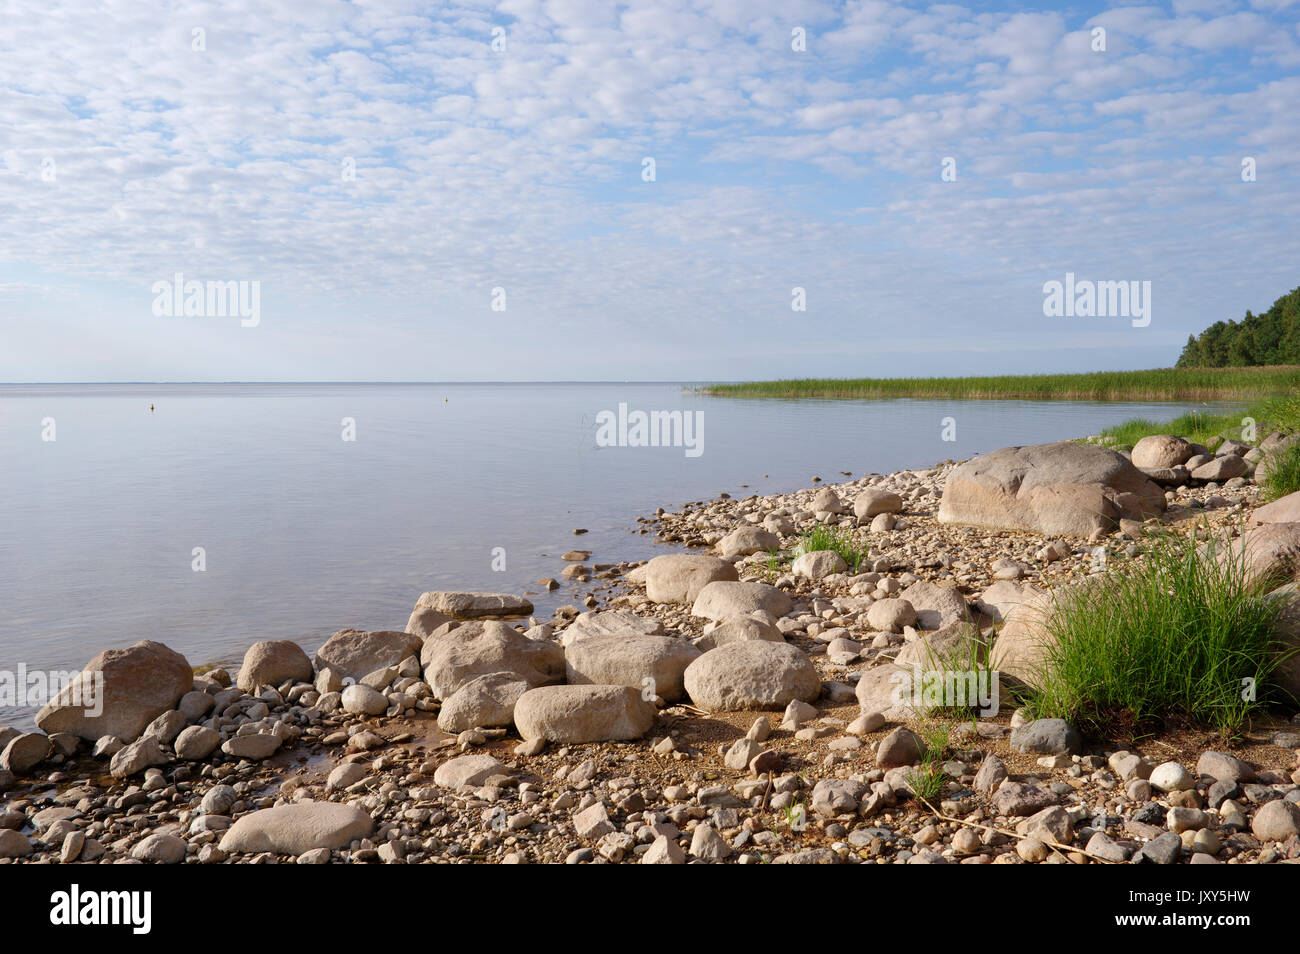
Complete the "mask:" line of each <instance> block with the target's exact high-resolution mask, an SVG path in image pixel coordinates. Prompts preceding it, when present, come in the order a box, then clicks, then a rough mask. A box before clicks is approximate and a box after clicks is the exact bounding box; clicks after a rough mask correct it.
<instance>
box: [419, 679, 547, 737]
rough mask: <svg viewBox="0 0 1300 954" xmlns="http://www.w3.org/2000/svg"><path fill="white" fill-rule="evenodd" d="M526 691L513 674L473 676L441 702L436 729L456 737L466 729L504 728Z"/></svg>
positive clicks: (513, 716) (525, 685) (509, 722)
mask: <svg viewBox="0 0 1300 954" xmlns="http://www.w3.org/2000/svg"><path fill="white" fill-rule="evenodd" d="M530 688H531V687H530V686H529V685H528V683H526V682H524V681H523V680H522V679H520V678H519V677H518V676H516V675H515V674H514V673H509V672H492V673H488V674H487V675H486V676H475V677H474V678H473V679H471V680H470V681H469V682H467V683H465V684H464V685H463V686H461V687H460V688H459V689H457V690H456V691H455V692H453V693H452V694H451V695H450V696H448V697H447V699H446V700H445V701H444V702H443V704H442V709H441V710H439V712H438V728H440V729H442V731H444V732H449V733H453V734H459V733H461V732H464V731H465V730H467V729H476V728H491V727H496V726H508V725H510V724H511V723H512V722H514V718H515V705H516V704H517V703H518V702H519V697H520V696H522V695H523V694H524V693H525V692H527V691H528V690H529V689H530Z"/></svg>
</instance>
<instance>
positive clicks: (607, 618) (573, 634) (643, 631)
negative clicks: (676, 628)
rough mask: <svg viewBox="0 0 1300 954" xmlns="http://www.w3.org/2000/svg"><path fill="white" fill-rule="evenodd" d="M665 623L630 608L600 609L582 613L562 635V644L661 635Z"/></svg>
mask: <svg viewBox="0 0 1300 954" xmlns="http://www.w3.org/2000/svg"><path fill="white" fill-rule="evenodd" d="M663 631H664V624H663V623H661V622H660V621H659V620H657V619H655V618H654V617H653V616H638V615H636V613H633V612H631V611H630V610H600V611H599V612H595V613H582V614H580V615H579V616H578V618H577V619H575V620H574V621H573V622H572V623H570V624H569V628H568V629H566V630H565V631H564V632H563V634H561V636H560V645H561V646H569V645H572V644H573V643H576V642H580V641H581V640H584V639H593V638H604V637H609V636H617V637H619V638H622V639H626V638H627V637H629V636H660V635H662V634H663Z"/></svg>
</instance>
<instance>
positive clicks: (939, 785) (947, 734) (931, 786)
mask: <svg viewBox="0 0 1300 954" xmlns="http://www.w3.org/2000/svg"><path fill="white" fill-rule="evenodd" d="M952 729H953V724H952V723H950V722H928V723H926V724H925V725H923V726H922V727H921V731H920V732H918V733H917V735H919V736H920V737H921V741H922V743H923V744H924V746H925V750H924V751H923V752H922V753H921V761H920V762H919V763H917V765H916V767H915V768H913V769H912V771H911V772H909V773H908V774H907V784H908V786H909V787H910V788H911V789H912V794H914V795H915V796H916V797H917V798H918V799H920V800H921V801H923V802H926V803H930V802H933V801H935V800H936V799H937V798H938V797H939V796H940V795H942V794H943V787H944V783H946V782H947V781H948V775H947V773H945V772H944V770H943V762H944V759H945V758H947V756H948V748H949V746H950V745H951V744H952Z"/></svg>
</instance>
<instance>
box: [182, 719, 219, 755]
mask: <svg viewBox="0 0 1300 954" xmlns="http://www.w3.org/2000/svg"><path fill="white" fill-rule="evenodd" d="M220 744H221V733H220V732H218V731H217V730H216V729H210V728H208V727H207V726H204V725H192V726H190V727H188V728H186V729H182V730H181V734H180V735H178V736H176V744H175V746H174V748H175V749H176V757H177V758H180V759H185V760H186V761H189V762H197V761H200V760H201V759H206V758H207V757H208V756H209V755H211V754H212V753H213V752H215V751H216V748H217V746H218V745H220Z"/></svg>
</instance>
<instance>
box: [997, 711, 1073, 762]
mask: <svg viewBox="0 0 1300 954" xmlns="http://www.w3.org/2000/svg"><path fill="white" fill-rule="evenodd" d="M1011 747H1012V748H1013V749H1015V750H1016V751H1017V752H1025V753H1032V754H1036V755H1078V754H1079V753H1080V752H1081V751H1083V738H1082V737H1081V736H1080V735H1079V730H1078V729H1076V728H1075V727H1074V726H1072V725H1070V723H1068V722H1066V721H1065V720H1064V719H1035V720H1034V721H1033V722H1027V723H1025V724H1024V725H1022V726H1020V727H1019V728H1018V729H1013V730H1012V731H1011Z"/></svg>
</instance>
